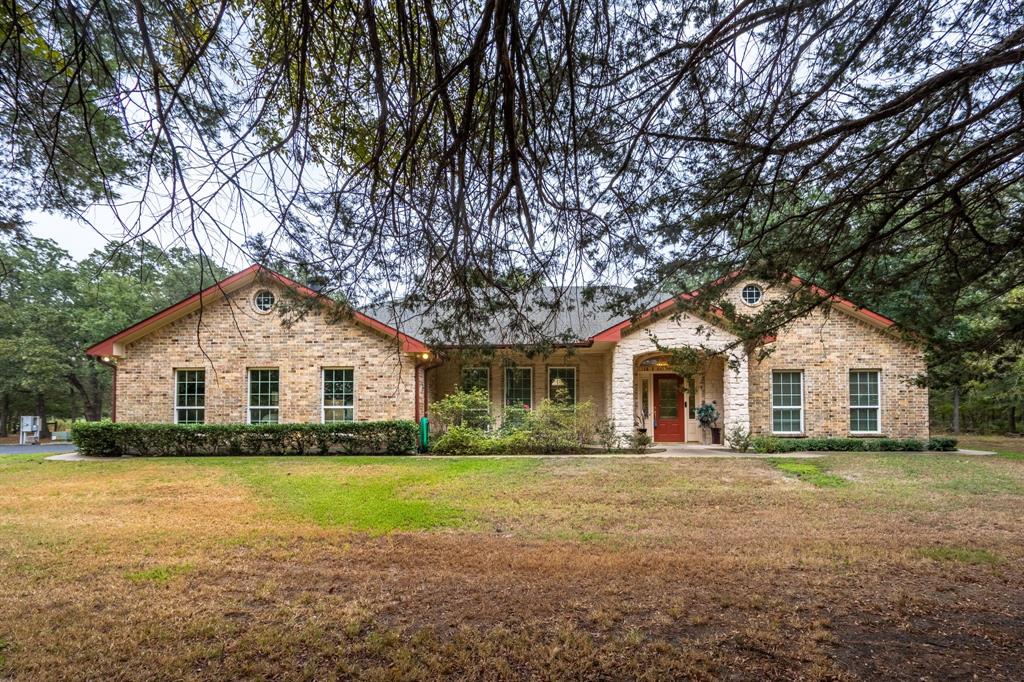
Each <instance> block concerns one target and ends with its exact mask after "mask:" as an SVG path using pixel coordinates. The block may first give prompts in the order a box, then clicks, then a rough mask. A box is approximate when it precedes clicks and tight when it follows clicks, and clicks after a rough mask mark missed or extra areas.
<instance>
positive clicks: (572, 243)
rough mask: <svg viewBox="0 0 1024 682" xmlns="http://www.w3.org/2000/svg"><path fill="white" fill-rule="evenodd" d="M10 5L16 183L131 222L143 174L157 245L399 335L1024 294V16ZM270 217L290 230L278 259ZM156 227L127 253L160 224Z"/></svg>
mask: <svg viewBox="0 0 1024 682" xmlns="http://www.w3.org/2000/svg"><path fill="white" fill-rule="evenodd" d="M2 11H3V12H4V14H5V17H4V19H3V23H2V24H0V26H2V28H3V31H4V34H3V36H2V38H3V40H2V44H0V59H2V60H3V62H2V65H3V67H4V68H2V69H0V106H2V107H3V115H2V117H0V122H2V123H3V128H2V132H0V135H2V136H3V139H4V141H5V142H6V143H7V144H6V147H7V148H8V149H10V150H12V151H11V153H12V156H11V158H12V159H13V162H12V164H11V166H10V167H11V168H12V169H13V170H12V172H15V171H24V170H25V169H32V172H31V173H30V174H29V178H30V180H29V182H30V183H32V185H33V188H35V187H36V186H37V185H38V186H41V187H43V188H50V187H53V188H59V187H60V186H61V184H60V183H61V182H63V181H64V178H78V179H79V180H80V181H82V182H85V181H86V180H87V179H91V180H93V181H96V182H98V183H99V184H100V185H101V186H102V191H101V192H100V193H99V194H102V195H103V196H107V197H111V196H113V194H114V192H115V191H116V189H117V187H118V186H119V185H118V183H123V182H125V181H126V180H127V181H131V178H133V177H134V178H138V180H137V181H136V184H137V185H138V188H139V190H140V191H142V192H143V195H144V197H149V198H151V199H154V200H156V198H159V199H160V200H161V201H160V202H159V203H160V209H159V210H157V211H156V212H155V215H156V217H157V219H156V222H158V223H161V222H162V223H163V224H164V225H166V226H167V227H169V228H170V229H174V230H177V231H178V232H179V233H180V234H181V235H183V236H185V237H186V238H189V239H194V238H195V236H196V235H203V234H205V235H215V236H218V237H220V238H223V239H228V240H231V241H235V243H236V245H237V246H238V248H240V249H242V250H244V251H247V252H250V253H253V252H255V255H258V256H260V257H267V258H274V259H277V260H278V261H280V262H290V263H292V264H293V265H294V266H295V267H296V268H297V269H301V268H305V269H307V270H308V271H310V272H315V273H318V275H319V277H320V279H321V280H322V282H323V283H324V284H325V285H326V286H327V287H328V288H329V289H330V290H332V291H333V292H335V293H338V294H342V295H343V298H345V299H346V300H350V301H356V302H364V303H366V302H376V303H389V304H392V307H393V311H394V315H395V316H396V317H397V318H399V319H398V322H399V324H401V320H402V318H403V317H404V316H407V315H412V314H416V313H419V312H422V311H423V310H424V309H431V310H432V311H433V312H435V313H439V314H440V315H439V320H440V322H439V324H438V326H437V329H435V330H432V331H431V330H428V340H430V339H431V338H435V339H436V338H440V337H446V338H448V339H449V340H451V339H455V340H458V341H463V342H472V341H473V340H474V339H477V340H478V339H480V338H482V337H483V336H484V335H485V334H486V333H487V331H488V327H489V326H491V325H493V323H494V320H495V319H496V318H498V317H499V313H500V319H502V320H503V325H504V326H505V328H506V329H507V330H508V331H509V333H510V334H514V335H516V336H518V337H520V338H523V339H525V340H526V341H528V342H538V343H541V342H548V341H551V340H552V339H557V338H558V337H559V335H560V334H561V333H562V332H564V331H565V330H561V329H558V328H557V326H555V325H552V324H548V322H550V321H551V320H554V319H556V318H555V315H554V314H553V312H554V311H556V310H559V309H565V308H567V307H571V306H573V305H577V304H578V303H579V300H578V298H579V297H578V296H576V290H575V289H571V288H570V285H571V284H576V283H580V282H583V283H587V284H602V283H608V282H612V283H629V284H636V285H637V287H638V288H637V290H636V291H634V292H631V293H630V294H629V295H628V296H625V297H621V298H620V299H618V300H617V301H616V300H611V301H610V302H611V304H612V305H613V306H614V307H616V308H617V309H618V311H619V312H623V311H631V310H636V309H637V308H638V307H642V306H643V305H644V304H646V303H649V302H650V301H652V300H653V299H654V298H655V297H657V296H658V295H663V293H662V292H665V291H680V290H687V289H691V288H694V287H696V286H697V285H698V284H700V283H702V281H703V280H704V279H705V277H706V276H708V275H710V276H711V277H710V279H712V280H714V279H716V277H717V276H720V275H723V274H726V273H729V272H733V271H735V270H737V269H740V268H743V269H746V270H747V271H749V272H752V273H753V274H757V275H761V276H766V277H779V273H781V272H788V273H795V274H798V275H800V276H802V277H804V278H805V279H807V280H809V281H812V282H814V283H816V284H819V285H821V286H822V287H824V289H826V290H828V291H831V292H834V293H837V294H842V295H845V296H848V297H850V298H852V299H854V300H857V301H860V302H863V303H865V304H867V305H872V306H877V305H878V304H879V302H881V301H884V300H886V299H892V298H893V297H902V299H903V300H902V302H900V303H899V306H900V307H902V308H903V309H909V308H911V307H912V306H911V305H910V304H909V302H910V301H911V300H913V299H914V297H916V296H917V295H918V292H921V291H925V292H928V294H929V295H931V296H933V297H934V298H935V299H937V300H942V301H944V305H945V306H946V308H947V309H948V310H949V311H950V312H951V313H952V314H954V315H956V314H962V313H967V312H970V311H969V309H968V308H967V307H965V305H966V302H967V300H968V299H969V298H970V297H971V296H979V297H981V298H982V299H987V300H997V299H998V298H999V297H1001V296H1003V295H1006V294H1007V293H1008V292H1010V291H1012V290H1013V289H1014V288H1016V287H1019V286H1021V285H1022V284H1024V259H1022V257H1021V244H1022V241H1024V240H1022V239H1021V232H1022V230H1021V225H1022V218H1024V215H1022V201H1021V198H1022V197H1021V192H1022V173H1024V164H1022V163H1021V153H1022V151H1024V130H1022V120H1024V112H1022V106H1024V104H1022V103H1024V78H1022V64H1024V7H1022V6H1021V4H1020V3H1018V2H1008V1H1001V0H964V1H963V2H953V3H937V2H933V1H931V0H865V1H858V2H849V1H843V0H841V1H836V2H831V1H830V2H790V3H777V2H773V1H770V0H741V1H739V2H734V3H720V2H717V1H713V0H695V1H692V2H682V3H660V4H654V5H650V4H644V3H639V4H637V3H632V2H619V1H617V0H611V1H609V2H605V3H590V2H584V1H583V0H565V1H564V2H561V3H558V4H557V5H552V4H551V3H548V2H546V0H521V1H519V2H515V3H510V2H484V3H478V4H466V3H462V2H453V1H452V0H409V1H406V2H401V3H380V2H376V1H375V0H365V1H364V2H361V3H332V4H327V5H323V4H315V3H314V4H310V3H306V2H294V1H292V0H285V1H284V2H252V3H243V4H232V3H227V2H226V1H223V0H221V1H216V0H214V1H213V2H192V1H191V0H190V1H189V2H184V1H183V0H152V1H150V2H145V3H143V2H134V3H128V2H125V1H124V0H96V2H92V3H89V4H82V3H76V2H63V1H62V2H57V1H56V0H52V1H47V2H42V3H37V4H33V5H24V4H19V3H12V4H8V5H5V6H4V8H3V10H2ZM33 121H38V122H39V124H37V125H28V124H27V123H28V122H33ZM101 122H102V124H101ZM101 125H102V126H107V127H106V129H105V130H106V134H105V135H104V134H97V133H96V132H94V131H97V130H99V128H100V127H101ZM65 140H68V141H74V140H85V142H86V143H87V146H88V147H90V148H96V149H97V150H98V151H97V153H95V154H94V155H93V156H91V157H88V158H86V157H85V156H83V155H81V154H77V152H76V150H78V149H79V148H80V147H79V146H77V145H73V144H63V141H65ZM119 141H120V142H123V144H121V143H117V142H119ZM105 142H107V143H105ZM40 150H41V151H40ZM111 155H112V156H111ZM19 159H29V160H32V159H44V160H45V162H42V163H29V162H28V161H22V160H19ZM58 160H59V161H61V163H57V161H58ZM108 167H112V168H115V169H119V172H115V173H107V172H106V171H107V169H108ZM83 186H89V187H92V186H93V185H83ZM42 194H43V195H44V196H49V195H61V196H64V195H68V196H71V197H76V196H77V197H79V199H78V201H77V203H81V202H82V201H84V200H86V198H87V197H89V196H90V192H89V191H86V192H62V191H59V189H58V191H44V192H43V193H42ZM96 195H97V193H96V192H92V196H96ZM157 195H159V196H157ZM108 200H109V199H108ZM217 202H220V203H219V204H217ZM215 204H216V205H218V206H221V207H223V206H232V207H237V212H229V213H228V214H227V217H225V212H224V211H219V210H215ZM64 205H67V206H74V205H76V201H69V202H67V203H66V204H64ZM253 207H259V208H260V210H263V211H265V212H267V213H268V214H269V215H271V216H272V217H273V219H274V220H275V221H276V229H272V230H269V231H266V232H265V233H264V234H261V235H255V234H252V233H251V232H250V231H249V230H248V222H247V221H248V219H249V217H250V214H249V211H251V210H252V209H253ZM12 210H13V209H12ZM136 215H137V216H138V217H137V218H136V220H135V222H134V223H132V224H129V225H126V228H127V230H128V232H129V233H130V234H132V235H138V234H141V233H145V232H146V231H147V230H149V229H151V228H152V222H150V221H149V220H148V218H147V219H145V221H144V219H143V218H142V217H141V216H149V215H152V213H151V212H149V211H138V212H137V214H136ZM199 243H202V240H201V239H200V240H199ZM257 245H258V246H259V248H256V246H257ZM541 285H547V287H548V289H547V290H546V292H547V293H546V294H545V295H544V296H543V297H540V298H538V297H537V296H536V295H535V292H536V291H537V290H538V289H539V287H540V286H541ZM595 292H596V289H590V290H589V291H588V292H586V293H584V294H582V296H583V297H587V296H596V295H597V294H596V293H595ZM570 294H572V295H571V296H570ZM719 294H720V288H719V287H709V288H707V289H706V290H704V293H703V294H702V296H701V297H699V298H698V300H696V301H694V302H692V303H688V305H695V306H703V305H707V304H708V302H709V300H711V299H714V298H715V297H717V296H718V295H719ZM968 294H969V295H968ZM396 301H399V303H398V304H396ZM823 303H824V301H823V299H822V296H821V295H820V290H818V289H812V288H808V287H797V288H796V290H795V291H794V293H793V296H792V297H791V298H790V300H789V301H787V302H786V304H785V305H781V306H770V307H765V308H764V311H763V312H762V313H760V314H759V315H757V316H755V317H754V318H753V319H737V320H736V322H737V323H738V324H740V325H741V326H742V325H746V327H747V332H748V333H747V334H746V335H747V336H748V337H749V338H751V339H753V338H757V337H756V334H759V333H762V332H763V331H764V330H765V329H771V328H777V327H778V326H780V325H782V324H785V322H786V321H787V320H788V319H791V318H792V317H793V316H796V315H802V314H805V313H806V312H807V311H808V310H809V309H811V308H813V307H815V306H819V305H822V304H823ZM530 307H533V308H539V309H541V310H548V311H551V312H552V315H550V316H548V317H547V318H546V319H543V318H544V316H538V315H537V314H536V310H535V311H532V313H533V314H527V313H528V312H530V311H527V310H526V309H527V308H530ZM538 318H541V319H542V321H541V322H540V323H538V322H537V320H538ZM908 326H909V327H910V328H911V329H912V330H914V331H917V332H918V333H919V334H922V335H924V336H925V338H932V337H931V336H929V334H930V331H931V330H930V329H919V328H916V327H914V326H913V325H909V324H908ZM925 326H926V327H927V326H928V325H927V324H926V325H925ZM940 326H941V325H938V326H936V327H935V328H939V327H940ZM1017 338H1019V336H1018V337H1017ZM964 350H966V349H964Z"/></svg>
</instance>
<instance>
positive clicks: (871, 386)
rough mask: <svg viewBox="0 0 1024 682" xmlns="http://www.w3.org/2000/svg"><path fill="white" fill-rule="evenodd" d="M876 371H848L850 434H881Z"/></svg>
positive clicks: (877, 372) (877, 375)
mask: <svg viewBox="0 0 1024 682" xmlns="http://www.w3.org/2000/svg"><path fill="white" fill-rule="evenodd" d="M879 374H880V373H879V371H878V370H877V369H855V370H850V432H851V433H881V432H882V419H881V408H882V406H881V402H880V398H879V390H878V389H879Z"/></svg>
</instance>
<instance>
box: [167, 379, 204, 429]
mask: <svg viewBox="0 0 1024 682" xmlns="http://www.w3.org/2000/svg"><path fill="white" fill-rule="evenodd" d="M174 401H175V403H174V407H175V416H174V419H175V421H176V422H177V423H179V424H202V423H203V422H204V421H205V412H206V410H204V409H203V408H204V407H205V406H206V371H205V370H202V369H179V370H178V371H177V372H176V373H175V387H174ZM183 408H188V409H183Z"/></svg>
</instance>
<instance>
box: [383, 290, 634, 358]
mask: <svg viewBox="0 0 1024 682" xmlns="http://www.w3.org/2000/svg"><path fill="white" fill-rule="evenodd" d="M584 291H585V290H584V288H583V287H566V288H562V289H554V288H550V287H545V288H543V289H540V290H538V291H537V292H536V293H535V294H533V295H532V296H530V297H523V298H522V299H521V301H520V303H519V304H518V305H516V306H512V305H509V306H508V310H507V311H500V312H498V313H496V314H494V315H493V316H490V317H488V318H487V319H486V320H481V321H479V322H478V323H477V324H475V325H474V324H466V325H461V324H460V321H459V320H457V319H452V317H453V314H452V313H448V312H446V310H445V309H444V307H443V306H441V305H438V304H433V305H427V304H407V303H405V302H402V301H399V302H396V303H395V304H389V305H383V306H376V307H371V308H368V309H365V310H364V311H363V312H365V313H366V314H367V315H369V316H371V317H373V318H375V319H377V320H380V321H381V322H384V323H385V324H388V325H390V326H392V327H395V328H396V329H398V330H399V331H401V332H404V333H406V334H409V335H410V336H413V337H415V338H417V339H420V340H422V341H426V342H428V343H433V344H436V345H442V346H445V345H447V346H458V345H477V344H483V345H497V346H501V345H522V344H527V345H529V344H532V343H536V342H537V341H538V340H539V339H544V340H546V341H552V340H554V341H556V342H558V343H574V342H584V341H587V340H588V339H590V338H591V337H592V336H594V335H595V334H597V333H598V332H601V331H603V330H605V329H607V328H608V327H611V326H613V325H615V324H617V323H619V322H621V321H622V320H624V319H627V317H628V315H622V314H613V313H612V312H611V308H612V304H613V300H614V299H615V298H616V297H619V296H622V295H623V294H628V293H629V292H630V291H631V289H629V288H627V287H600V288H597V289H595V290H593V291H592V292H591V293H592V296H587V295H586V294H585V293H584ZM449 327H450V328H451V329H452V331H450V332H444V331H442V330H444V329H446V328H449ZM464 329H466V330H468V329H472V331H474V332H476V333H475V334H470V335H467V334H463V333H462V330H464ZM524 337H529V338H524Z"/></svg>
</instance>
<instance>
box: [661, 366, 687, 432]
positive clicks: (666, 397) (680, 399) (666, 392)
mask: <svg viewBox="0 0 1024 682" xmlns="http://www.w3.org/2000/svg"><path fill="white" fill-rule="evenodd" d="M684 395H685V392H684V391H683V380H682V379H681V378H680V377H678V376H676V375H675V374H655V375H654V440H656V441H657V442H659V443H666V442H668V443H681V442H683V441H685V440H686V409H685V408H686V403H685V402H684Z"/></svg>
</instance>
